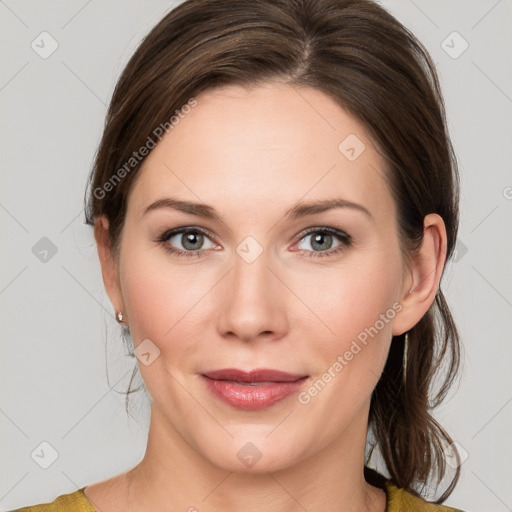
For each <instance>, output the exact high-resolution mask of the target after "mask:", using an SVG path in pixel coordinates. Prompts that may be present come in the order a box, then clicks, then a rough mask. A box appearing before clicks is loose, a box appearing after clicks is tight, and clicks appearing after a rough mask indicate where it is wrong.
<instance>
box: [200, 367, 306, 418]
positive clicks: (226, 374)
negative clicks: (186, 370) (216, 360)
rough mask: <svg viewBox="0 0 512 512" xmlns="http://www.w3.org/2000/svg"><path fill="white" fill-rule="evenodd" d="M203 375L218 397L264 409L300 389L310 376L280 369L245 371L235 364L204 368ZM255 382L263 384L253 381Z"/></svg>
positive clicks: (209, 387)
mask: <svg viewBox="0 0 512 512" xmlns="http://www.w3.org/2000/svg"><path fill="white" fill-rule="evenodd" d="M202 377H203V380H204V381H205V384H206V386H207V387H208V389H209V390H210V391H211V392H212V393H213V394H214V395H215V396H217V398H219V399H221V400H222V401H224V402H225V403H228V404H229V405H231V406H233V407H237V408H238V409H245V410H250V411H255V410H260V409H265V408H267V407H270V406H271V405H273V404H275V403H277V402H279V401H281V400H283V399H284V398H286V397H288V396H290V395H291V394H293V393H295V392H297V391H298V390H299V389H300V388H301V387H302V385H303V384H304V382H305V381H306V379H307V378H308V376H307V375H298V374H291V373H286V372H281V371H279V370H266V369H261V370H254V371H251V372H244V371H242V370H237V369H234V368H226V369H223V370H215V371H209V372H205V373H203V374H202ZM256 382H258V383H261V384H254V383H256Z"/></svg>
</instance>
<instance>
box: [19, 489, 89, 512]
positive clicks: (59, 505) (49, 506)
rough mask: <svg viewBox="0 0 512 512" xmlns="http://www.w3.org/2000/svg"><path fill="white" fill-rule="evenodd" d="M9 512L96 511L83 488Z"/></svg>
mask: <svg viewBox="0 0 512 512" xmlns="http://www.w3.org/2000/svg"><path fill="white" fill-rule="evenodd" d="M10 512H96V510H95V508H94V507H93V506H92V505H91V503H90V502H89V500H88V499H87V497H86V496H85V494H84V488H82V489H78V490H77V491H75V492H72V493H69V494H61V495H60V496H58V497H57V498H55V500H54V501H52V502H51V503H41V504H39V505H32V506H29V507H23V508H18V509H16V510H11V511H10Z"/></svg>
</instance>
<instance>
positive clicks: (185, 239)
mask: <svg viewBox="0 0 512 512" xmlns="http://www.w3.org/2000/svg"><path fill="white" fill-rule="evenodd" d="M202 241H203V235H202V234H201V233H197V232H192V231H189V232H188V233H186V234H183V236H182V243H183V247H185V249H190V250H193V249H197V247H196V246H194V244H196V245H199V247H200V246H201V242H202ZM189 244H192V247H190V246H189Z"/></svg>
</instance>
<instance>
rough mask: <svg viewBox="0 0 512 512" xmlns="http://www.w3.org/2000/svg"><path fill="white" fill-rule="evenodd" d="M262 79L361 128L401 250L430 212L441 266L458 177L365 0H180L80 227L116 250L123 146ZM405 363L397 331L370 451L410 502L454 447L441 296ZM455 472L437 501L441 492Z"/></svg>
mask: <svg viewBox="0 0 512 512" xmlns="http://www.w3.org/2000/svg"><path fill="white" fill-rule="evenodd" d="M269 82H280V83H284V84H288V85H291V86H306V87H312V88H314V89H317V90H320V91H322V92H324V93H326V94H327V95H329V96H330V97H331V98H333V99H334V100H335V101H336V102H338V104H339V105H340V106H341V107H342V108H344V109H346V110H347V111H348V112H349V113H350V114H352V115H353V116H355V117H356V118H357V119H358V120H359V121H360V122H361V123H363V125H364V126H365V127H366V128H367V130H368V132H369V134H370V135H371V137H372V139H373V142H374V143H375V146H376V147H377V148H379V152H380V153H381V156H382V157H383V158H384V161H385V162H386V164H387V169H386V171H387V176H388V182H389V185H390V188H391V190H392V193H393V197H394V200H395V202H396V205H397V212H398V213H397V216H398V219H397V220H398V230H399V238H400V242H401V247H402V251H403V254H404V256H405V257H406V258H407V257H409V256H410V255H411V254H412V252H413V251H414V250H415V249H416V248H417V247H418V246H419V244H420V243H421V240H422V236H423V219H424V217H425V216H426V215H427V214H429V213H437V214H439V215H440V216H441V217H442V218H443V220H444V222H445V225H446V230H447V260H448V259H449V258H450V256H451V255H452V252H453V249H454V245H455V242H456V237H457V229H458V199H459V197H458V194H459V176H458V170H457V162H456V158H455V155H454V152H453V148H452V145H451V142H450V138H449V135H448V130H447V126H446V119H445V108H444V103H443V98H442V94H441V90H440V85H439V82H438V78H437V74H436V71H435V67H434V64H433V63H432V60H431V58H430V56H429V55H428V53H427V51H426V50H425V48H424V47H423V46H422V44H421V43H420V42H419V41H418V40H417V39H416V38H415V37H414V35H413V34H411V32H409V31H408V30H407V29H406V28H405V27H404V26H403V25H402V24H401V23H399V22H398V21H397V20H396V19H395V18H394V17H393V16H392V15H390V14H389V13H388V12H387V11H386V10H385V9H383V8H382V7H380V6H379V5H378V4H376V3H374V2H372V1H370V0H251V1H248V2H240V1H239V0H188V1H186V2H184V3H182V4H181V5H179V6H178V7H176V8H174V9H173V10H172V11H170V12H169V13H168V14H167V15H166V16H165V17H164V18H163V19H162V20H161V21H160V22H159V23H158V24H157V25H156V26H155V27H154V28H153V29H152V30H151V32H150V33H149V34H148V35H147V36H146V37H145V39H144V40H143V41H142V43H141V44H140V46H139V47H138V49H137V50H136V52H135V53H134V55H133V56H132V58H131V59H130V61H129V62H128V64H127V65H126V67H125V69H124V71H123V73H122V75H121V77H120V78H119V80H118V82H117V85H116V87H115V90H114V93H113V97H112V100H111V103H110V106H109V110H108V113H107V118H106V123H105V128H104V133H103V137H102V139H101V142H100V145H99V148H98V152H97V154H96V159H95V163H94V167H93V170H92V173H91V176H90V178H89V191H88V192H89V193H88V196H86V198H85V199H86V222H87V223H88V224H91V225H92V224H93V223H94V219H95V218H97V217H98V216H100V215H105V216H106V217H107V218H108V220H109V236H110V242H111V247H112V249H113V251H114V253H116V252H117V249H118V247H119V241H120V236H121V234H122V228H123V223H124V218H125V213H126V205H127V197H128V194H129V192H130V190H131V189H132V187H133V183H134V180H135V179H136V176H137V171H138V169H139V168H140V162H139V161H136V162H135V161H131V160H130V158H132V157H133V154H134V151H137V150H138V149H139V148H141V147H143V146H144V145H145V144H147V143H148V140H149V139H148V138H153V139H154V138H155V136H154V134H155V128H156V127H158V126H166V127H169V120H170V119H171V118H172V117H173V116H175V115H176V111H178V112H180V110H181V108H182V107H183V106H184V105H186V104H187V103H189V102H190V100H191V98H194V96H197V95H198V94H199V93H200V92H201V91H205V90H207V89H212V88H213V87H217V86H223V85H241V86H247V87H253V86H257V85H258V84H264V83H269ZM166 123H167V124H166ZM129 161H130V162H131V164H130V166H128V167H127V166H126V163H127V162H129ZM141 161H143V159H141ZM123 168H124V170H125V172H119V171H120V170H121V169H123ZM116 173H117V178H119V179H118V180H117V181H115V182H113V181H112V178H113V177H114V175H115V174H116ZM120 175H122V179H121V178H120ZM106 183H110V184H111V186H108V187H105V184H106ZM107 189H108V190H107ZM403 360H404V335H400V336H394V337H393V340H392V342H391V348H390V352H389V356H388V359H387V362H386V365H385V368H384V371H383V373H382V376H381V378H380V380H379V382H378V384H377V385H376V388H375V390H374V392H373V394H372V399H371V405H370V413H369V433H370V432H371V433H372V437H373V441H372V442H370V441H369V442H368V443H369V446H370V447H371V450H370V452H372V451H373V448H374V447H377V448H378V450H379V451H380V453H381V454H382V458H383V461H384V462H385V464H386V467H387V470H388V472H389V474H390V478H391V480H392V481H393V482H394V483H395V484H396V485H397V486H399V487H402V488H405V489H406V490H408V491H409V492H412V493H413V494H416V495H420V494H421V490H418V488H421V487H422V486H425V485H430V483H431V482H432V481H434V482H435V483H436V487H437V485H438V484H439V483H440V481H441V480H442V479H443V477H444V476H445V472H446V463H445V459H444V456H443V449H444V447H445V446H446V445H449V444H451V443H452V439H451V438H450V436H449V435H448V433H447V432H446V431H445V430H444V429H443V428H442V427H441V425H439V423H438V422H437V421H436V420H435V419H434V417H433V416H432V414H431V412H432V409H433V408H434V407H435V406H436V405H437V404H439V403H440V402H441V401H442V400H443V399H444V397H445V396H446V394H447V392H448V390H449V388H450V387H451V385H452V383H453V381H454V379H455V377H456V374H457V371H458V367H459V361H460V347H459V336H458V333H457V329H456V326H455V324H454V321H453V318H452V315H451V313H450V310H449V308H448V306H447V304H446V302H445V299H444V296H443V293H442V291H441V289H439V290H438V292H437V295H436V297H435V301H434V302H433V304H432V306H431V307H430V309H429V311H428V312H427V313H426V314H425V315H424V316H423V318H422V319H421V320H420V321H419V322H418V323H417V324H416V325H415V326H414V327H413V328H412V329H410V331H409V332H408V350H407V354H406V365H407V366H406V368H407V371H406V372H405V375H404V371H403ZM440 369H442V373H441V372H439V370H440ZM136 370H137V366H136V367H135V368H134V374H132V380H133V376H134V375H135V371H136ZM438 374H440V375H438ZM435 377H440V380H441V382H440V383H439V386H438V387H437V391H434V389H433V383H434V380H435ZM130 385H131V381H130ZM129 393H130V390H129V391H128V394H129ZM128 394H127V398H128ZM455 455H456V457H457V458H458V454H457V452H456V450H455ZM459 472H460V470H459V468H458V467H457V469H456V471H455V476H454V477H453V479H452V480H451V483H450V484H449V486H448V488H447V489H446V490H445V492H444V493H443V494H442V496H441V497H440V498H439V499H438V500H437V501H436V503H442V502H443V501H444V500H445V499H446V498H447V497H448V496H449V495H450V493H451V492H452V490H453V488H454V487H455V484H456V483H457V480H458V478H459Z"/></svg>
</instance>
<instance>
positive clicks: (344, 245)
mask: <svg viewBox="0 0 512 512" xmlns="http://www.w3.org/2000/svg"><path fill="white" fill-rule="evenodd" d="M189 232H190V233H201V234H202V235H205V236H207V237H208V238H211V236H210V235H209V233H208V232H207V231H205V230H203V229H201V228H196V227H183V228H177V229H172V230H170V231H165V232H164V233H162V234H161V235H160V236H159V237H158V239H157V242H158V243H160V244H162V245H163V247H164V249H165V250H166V251H167V252H168V253H170V254H173V255H174V256H177V257H186V258H194V257H195V258H198V257H199V258H200V257H201V253H202V252H203V251H205V250H207V249H200V250H198V251H184V250H182V249H176V248H175V247H172V246H170V245H169V244H168V243H167V242H168V241H169V239H170V238H172V237H173V236H176V235H179V234H181V233H189ZM312 233H322V234H329V235H332V236H334V237H336V238H338V240H339V241H340V242H341V244H340V245H339V246H338V247H337V248H335V249H330V250H328V251H307V250H305V249H298V250H297V252H298V253H299V254H302V253H307V254H308V256H307V257H310V258H324V257H326V256H335V255H337V254H340V253H341V252H343V251H345V250H346V249H348V248H349V247H350V246H351V245H352V237H351V236H350V235H348V234H347V233H344V232H343V231H340V230H338V229H334V228H329V227H322V228H318V227H315V228H310V229H308V230H306V231H304V232H303V233H301V235H300V236H299V237H298V238H297V242H301V241H302V239H303V238H305V237H306V236H308V235H310V234H312Z"/></svg>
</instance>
